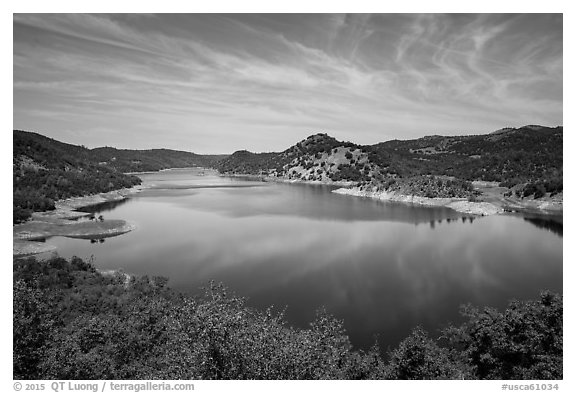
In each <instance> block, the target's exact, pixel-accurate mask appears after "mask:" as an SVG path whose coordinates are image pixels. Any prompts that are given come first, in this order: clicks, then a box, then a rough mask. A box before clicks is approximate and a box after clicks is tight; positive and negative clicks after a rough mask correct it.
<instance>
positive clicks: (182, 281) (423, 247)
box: [47, 170, 562, 349]
mask: <svg viewBox="0 0 576 393" xmlns="http://www.w3.org/2000/svg"><path fill="white" fill-rule="evenodd" d="M203 173H204V172H203V171H200V170H172V171H166V172H161V173H154V174H145V175H141V177H142V179H143V180H144V184H146V185H149V186H150V187H151V188H150V189H147V190H145V191H143V192H142V193H140V194H139V195H137V196H135V197H133V198H131V199H130V200H128V201H126V202H125V203H120V204H116V205H115V206H108V207H106V209H103V210H101V212H100V213H99V214H102V215H103V216H104V218H108V219H112V218H120V219H125V220H127V221H129V222H132V223H134V224H136V225H137V227H138V228H137V229H136V230H135V231H133V232H131V233H128V234H125V235H122V236H118V237H113V238H108V239H105V241H104V242H103V243H98V242H97V243H91V242H90V241H89V240H81V239H67V238H61V237H56V238H51V239H48V240H47V241H48V242H49V243H52V244H55V245H57V246H58V249H59V252H60V254H61V255H62V256H65V257H71V256H72V255H77V256H80V257H83V258H90V257H91V256H92V255H93V256H94V261H95V265H96V266H97V267H98V268H100V269H119V268H121V269H123V270H124V271H126V272H128V273H134V274H138V275H144V274H147V275H149V276H154V275H162V276H166V277H168V278H169V279H170V283H171V286H172V287H173V288H176V289H179V290H183V291H187V292H190V293H199V292H200V289H199V288H200V287H203V286H206V284H207V283H208V282H209V280H212V279H213V280H215V281H218V282H220V281H221V282H223V283H225V285H226V286H228V287H229V288H230V289H232V290H233V291H234V292H235V293H236V294H237V295H240V296H243V297H247V298H248V304H249V305H251V306H254V307H257V308H261V309H264V308H266V307H268V306H271V305H274V306H275V307H276V308H277V309H278V310H280V309H282V308H284V307H287V308H286V319H287V320H288V321H289V322H290V323H291V324H292V325H294V326H300V327H307V326H308V323H309V322H311V321H312V320H313V318H314V315H315V311H316V310H317V309H319V308H320V307H321V306H324V307H325V308H326V309H327V310H328V311H329V312H330V313H332V314H333V315H335V316H336V317H338V318H341V319H343V320H344V324H345V327H346V329H347V331H348V334H349V335H350V338H351V340H352V343H353V344H354V345H355V346H356V347H361V348H367V347H370V346H371V345H372V344H373V343H374V340H375V336H378V339H379V342H380V344H381V347H383V348H384V349H386V348H387V347H389V346H390V347H394V346H395V345H396V344H397V343H398V342H399V341H400V340H401V339H402V338H404V337H406V336H407V335H408V334H409V332H410V330H411V329H412V328H413V327H415V326H416V325H422V326H423V327H424V328H426V329H428V330H429V331H430V332H432V333H434V332H436V330H437V329H438V328H441V327H443V326H445V325H446V324H447V323H448V322H449V321H453V322H458V321H459V315H458V307H459V305H460V304H463V303H468V302H470V303H473V304H475V305H479V306H483V305H490V306H495V307H499V308H500V307H503V306H505V305H506V304H507V302H508V300H509V299H511V298H517V299H527V298H535V297H537V296H538V293H539V291H540V290H541V289H551V290H554V291H558V292H562V221H561V218H560V219H559V220H558V221H549V220H547V219H542V218H540V217H523V216H493V217H483V218H476V219H474V218H469V217H462V215H461V214H459V213H457V212H455V211H452V210H450V209H444V208H427V207H416V206H409V205H403V204H394V203H385V202H379V201H375V200H370V199H363V198H354V197H349V196H343V195H337V194H333V193H331V192H330V190H331V188H330V187H323V186H310V185H294V184H290V185H288V184H273V183H262V182H253V181H247V180H242V179H229V178H221V177H218V176H215V175H214V174H212V173H211V172H208V171H206V172H205V175H202V174H203Z"/></svg>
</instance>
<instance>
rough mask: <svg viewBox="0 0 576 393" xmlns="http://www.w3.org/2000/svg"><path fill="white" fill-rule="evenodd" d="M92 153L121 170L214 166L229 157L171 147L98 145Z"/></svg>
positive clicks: (92, 155)
mask: <svg viewBox="0 0 576 393" xmlns="http://www.w3.org/2000/svg"><path fill="white" fill-rule="evenodd" d="M90 154H91V157H92V159H93V160H95V161H97V162H98V163H99V164H100V165H106V166H109V167H112V168H116V169H117V170H119V171H121V172H147V171H159V170H161V169H167V168H185V167H192V166H201V167H213V166H215V165H216V162H217V161H218V160H221V159H223V158H225V157H227V155H200V154H194V153H190V152H186V151H178V150H169V149H152V150H124V149H115V148H113V147H98V148H96V149H92V150H90Z"/></svg>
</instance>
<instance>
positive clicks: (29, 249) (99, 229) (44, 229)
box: [12, 186, 142, 257]
mask: <svg viewBox="0 0 576 393" xmlns="http://www.w3.org/2000/svg"><path fill="white" fill-rule="evenodd" d="M141 190H142V187H141V186H136V187H133V188H125V189H120V190H114V191H110V192H106V193H101V194H96V195H87V196H82V197H75V198H68V199H64V200H60V201H57V202H56V203H55V206H56V209H55V210H52V211H45V212H34V213H33V214H32V218H31V219H30V220H28V221H27V222H25V223H22V224H17V225H14V227H13V229H12V237H13V248H12V253H13V256H14V257H20V256H26V255H38V254H54V253H55V252H56V247H54V246H53V245H50V244H46V243H45V242H42V241H39V240H43V239H46V238H48V237H52V236H65V237H72V238H83V239H102V238H106V237H112V236H118V235H121V234H124V233H127V232H130V231H132V230H134V229H135V228H136V227H135V226H134V225H133V224H131V223H128V222H126V221H124V220H105V221H98V220H92V221H91V220H79V219H80V218H82V217H87V216H90V215H91V214H90V213H84V212H80V211H78V210H77V209H80V208H83V207H88V206H93V205H98V204H101V203H106V202H113V201H120V200H123V199H126V198H128V197H129V196H130V195H133V194H135V193H137V192H140V191H141Z"/></svg>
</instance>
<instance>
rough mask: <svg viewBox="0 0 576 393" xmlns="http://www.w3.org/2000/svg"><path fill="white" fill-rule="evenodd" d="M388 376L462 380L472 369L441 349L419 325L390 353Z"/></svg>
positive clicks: (392, 377)
mask: <svg viewBox="0 0 576 393" xmlns="http://www.w3.org/2000/svg"><path fill="white" fill-rule="evenodd" d="M386 377H387V379H465V378H471V377H472V373H471V370H469V369H468V366H467V365H466V364H465V363H464V362H463V361H462V359H458V358H457V354H453V353H451V351H449V350H448V349H446V348H440V347H439V346H438V344H437V343H436V342H434V341H433V340H432V339H431V338H429V337H428V333H426V332H425V331H424V330H423V329H422V328H421V327H417V328H416V329H414V330H413V331H412V334H411V335H410V336H408V337H407V338H406V339H404V340H403V341H402V342H401V343H400V344H399V345H398V348H396V349H395V350H394V351H393V352H392V353H391V354H390V362H389V363H388V366H387V367H386Z"/></svg>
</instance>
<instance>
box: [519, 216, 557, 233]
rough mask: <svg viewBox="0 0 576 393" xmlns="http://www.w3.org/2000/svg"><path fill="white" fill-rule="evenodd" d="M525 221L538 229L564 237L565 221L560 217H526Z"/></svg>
mask: <svg viewBox="0 0 576 393" xmlns="http://www.w3.org/2000/svg"><path fill="white" fill-rule="evenodd" d="M524 220H525V221H527V222H529V223H530V224H532V225H535V226H536V227H538V228H541V229H546V230H548V231H550V232H552V233H554V234H556V235H558V236H560V237H562V232H563V227H564V224H563V222H562V221H563V220H562V216H560V217H542V216H539V217H524Z"/></svg>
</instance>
